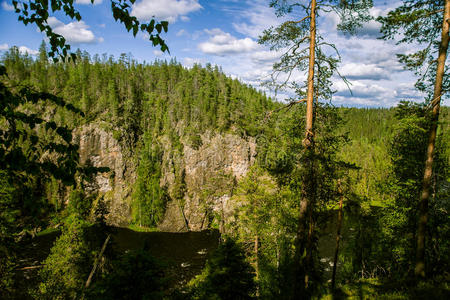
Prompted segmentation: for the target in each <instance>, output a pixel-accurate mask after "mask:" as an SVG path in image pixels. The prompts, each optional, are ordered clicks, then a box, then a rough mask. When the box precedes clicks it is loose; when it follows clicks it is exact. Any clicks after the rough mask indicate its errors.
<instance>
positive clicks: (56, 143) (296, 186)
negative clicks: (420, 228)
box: [0, 43, 450, 299]
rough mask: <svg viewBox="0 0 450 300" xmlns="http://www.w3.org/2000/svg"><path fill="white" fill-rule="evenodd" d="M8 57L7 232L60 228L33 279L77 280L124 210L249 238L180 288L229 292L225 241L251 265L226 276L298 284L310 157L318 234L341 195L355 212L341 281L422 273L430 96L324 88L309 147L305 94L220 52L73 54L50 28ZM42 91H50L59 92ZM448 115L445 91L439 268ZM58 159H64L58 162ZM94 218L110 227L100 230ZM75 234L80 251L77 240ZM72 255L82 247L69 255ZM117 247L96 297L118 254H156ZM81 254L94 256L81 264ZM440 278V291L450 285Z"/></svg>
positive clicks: (10, 258) (434, 256)
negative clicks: (237, 68)
mask: <svg viewBox="0 0 450 300" xmlns="http://www.w3.org/2000/svg"><path fill="white" fill-rule="evenodd" d="M0 64H2V65H4V66H5V72H6V73H5V74H4V75H3V76H2V89H3V90H2V97H3V100H4V99H7V98H8V97H12V96H11V95H14V97H16V98H14V99H22V100H24V101H22V100H21V101H19V100H18V101H17V102H15V103H12V104H7V105H6V104H4V103H2V105H4V109H5V111H8V112H11V113H14V114H15V115H14V116H16V119H14V120H15V123H14V126H11V124H12V123H11V121H10V120H11V119H8V118H10V115H7V114H6V113H5V114H4V115H2V119H1V120H0V128H1V130H2V131H1V134H2V136H1V138H2V141H3V142H4V144H3V146H2V148H1V153H0V158H1V159H2V161H1V163H2V165H1V167H2V171H1V172H2V179H1V182H2V184H1V195H2V198H1V202H0V205H1V209H2V223H1V226H2V228H1V230H2V231H1V234H2V236H1V238H2V243H3V242H4V243H5V245H6V244H8V245H14V244H15V243H16V241H18V240H19V239H21V238H22V239H23V236H25V235H26V233H27V232H32V234H33V235H34V234H35V233H36V232H38V231H40V230H45V229H50V228H55V227H62V228H63V229H62V235H61V237H60V238H59V239H58V240H57V242H56V243H55V246H54V247H53V248H52V250H51V254H50V256H49V257H48V258H47V260H46V261H45V262H44V263H43V265H45V267H43V269H42V271H41V272H40V273H39V276H40V277H39V278H40V281H39V282H40V283H39V286H38V287H37V288H36V287H35V288H34V290H33V291H32V292H31V294H30V295H33V296H34V297H36V298H40V297H48V298H52V297H53V296H55V295H59V297H62V298H64V297H73V296H74V295H79V292H80V291H79V290H78V289H79V286H82V285H83V284H84V282H85V280H86V278H87V275H89V271H90V266H91V265H93V264H94V261H95V258H96V257H97V255H98V254H99V251H100V249H101V246H102V245H101V243H102V242H103V241H104V240H105V239H106V237H107V236H108V234H109V233H108V230H106V229H105V228H106V226H105V225H106V224H114V225H121V226H131V227H132V228H135V229H139V230H150V229H151V228H153V229H156V228H158V226H159V228H160V229H161V228H162V229H169V230H183V231H186V230H201V229H212V228H216V229H219V230H220V232H221V233H222V234H223V235H224V236H230V237H233V238H234V239H235V240H237V241H239V244H234V242H231V241H228V242H226V243H224V244H223V245H222V248H219V250H218V252H217V253H216V254H215V256H213V257H212V258H211V260H210V261H209V262H208V264H207V265H206V267H205V270H204V272H203V273H202V274H201V275H200V276H199V277H198V278H196V279H195V280H194V281H192V282H191V283H190V284H189V285H188V287H187V290H186V291H184V292H183V293H188V294H189V295H191V296H192V298H193V299H207V297H208V295H210V294H209V293H212V292H215V293H217V294H220V293H222V292H223V295H225V294H226V293H227V290H226V286H225V287H222V288H223V290H221V289H220V288H219V287H218V285H217V281H216V279H217V278H216V277H214V276H219V275H218V274H217V273H215V272H216V271H215V270H220V268H222V267H224V266H223V265H221V264H223V263H224V262H223V261H222V259H223V257H224V256H227V255H230V257H232V262H233V263H236V265H233V266H235V267H236V268H237V269H239V270H234V269H233V270H231V271H230V272H234V271H235V272H237V273H236V274H235V275H233V274H231V275H230V274H229V276H230V278H231V277H234V276H235V277H236V278H238V279H239V278H241V277H239V276H243V277H242V278H241V279H242V280H241V282H240V283H239V284H242V289H243V290H244V292H248V293H250V294H252V295H253V294H255V293H257V294H258V295H259V296H260V297H261V298H267V299H273V297H277V296H280V295H284V297H286V298H289V297H291V296H292V294H291V293H292V291H291V287H290V286H289V282H290V280H291V278H290V276H292V274H293V273H292V272H294V271H293V261H295V259H298V257H296V255H297V254H296V253H295V251H294V248H293V247H292V245H293V244H294V243H295V242H296V234H297V232H296V229H295V228H296V224H297V222H298V220H297V214H298V210H299V205H300V204H299V202H298V199H299V197H300V195H301V193H302V192H303V191H302V189H304V187H303V186H302V184H301V183H302V182H304V181H305V180H307V178H308V177H309V176H311V173H310V172H314V174H312V176H314V178H318V180H317V181H315V183H314V197H315V201H316V203H317V207H318V209H317V210H316V211H314V212H311V213H310V215H309V217H310V218H312V219H314V220H316V221H317V224H318V226H317V227H311V228H310V229H309V230H311V231H314V232H317V236H319V235H320V232H321V231H322V230H324V228H325V227H327V226H325V225H323V224H329V223H330V220H334V219H333V218H334V214H333V213H332V212H333V211H334V210H335V209H337V208H338V207H339V201H342V203H343V207H344V215H346V214H348V215H349V216H352V217H345V218H344V225H343V227H344V228H346V230H347V232H350V233H349V235H344V237H343V241H342V243H343V244H341V253H340V255H341V258H340V260H341V261H342V263H340V264H338V266H339V268H338V281H339V282H341V283H345V282H354V281H355V280H357V279H361V278H362V279H368V278H369V279H371V280H375V279H380V280H403V278H405V277H407V274H410V273H411V264H412V261H413V260H414V241H415V230H416V217H417V207H416V206H415V205H414V203H415V202H416V201H417V199H418V197H419V193H420V184H421V178H422V175H423V167H424V164H423V157H424V155H425V154H424V153H425V146H426V133H427V130H426V128H427V126H428V124H429V112H428V110H427V108H426V107H425V106H423V105H419V104H414V103H409V102H402V103H400V104H399V105H398V107H396V108H390V109H382V108H377V109H356V108H337V107H333V106H332V105H322V104H316V113H315V122H316V124H317V125H315V131H316V132H315V136H316V137H315V141H314V143H315V147H316V150H315V152H314V153H313V154H311V155H310V156H308V155H302V154H301V151H300V149H301V148H302V142H303V138H304V134H303V128H304V126H305V119H304V117H303V116H304V115H305V110H306V106H305V105H303V104H295V105H288V106H286V105H285V104H284V103H278V102H275V101H274V100H272V99H270V98H268V97H266V95H264V93H262V92H259V91H258V90H256V89H254V88H253V87H250V86H247V85H245V84H242V83H240V82H239V81H238V80H236V79H231V78H229V77H227V76H226V75H225V74H224V73H223V72H222V71H221V70H220V69H219V68H218V67H213V66H211V65H206V66H205V67H202V66H200V65H194V66H193V67H192V68H185V67H183V66H182V65H180V64H179V63H177V62H176V61H171V62H166V61H155V62H154V63H151V64H141V63H138V62H136V61H134V60H132V59H131V58H130V57H129V56H127V55H125V54H124V55H122V56H121V57H119V58H113V57H108V56H107V55H103V56H98V55H96V56H94V57H91V56H90V55H89V54H88V53H86V52H84V53H81V52H78V53H77V59H76V60H75V61H67V62H56V63H54V62H50V61H49V59H48V57H47V50H46V48H45V44H44V43H43V44H42V46H41V49H40V55H39V56H38V57H37V58H33V57H30V56H27V55H22V54H20V53H19V51H18V49H17V48H12V49H11V50H9V51H8V52H6V53H5V54H4V56H3V57H2V59H1V63H0ZM45 97H46V98H49V99H50V98H51V97H53V98H51V99H53V100H52V101H50V103H48V104H46V103H45ZM30 99H31V100H30ZM33 99H34V100H33ZM55 99H62V100H61V101H57V100H55ZM5 103H6V102H5ZM8 105H9V106H8ZM7 109H9V110H7ZM449 121H450V116H449V110H448V108H446V107H444V108H443V109H442V112H441V119H440V126H439V131H438V145H439V146H438V148H437V149H438V150H437V152H436V171H435V175H434V179H433V180H434V181H433V198H432V201H431V202H430V220H432V221H431V224H430V225H429V232H430V235H429V239H430V242H429V244H428V248H427V249H428V250H427V251H429V259H430V262H431V264H430V265H431V266H432V267H431V269H430V274H433V275H432V276H434V278H437V280H438V281H439V282H443V281H445V280H446V278H447V277H446V276H448V275H446V274H445V272H446V270H448V269H447V268H448V267H449V265H448V263H449V257H448V255H449V251H448V250H449V249H450V244H449V242H450V239H449V238H448V234H449V226H450V224H449V221H448V209H449V201H448V199H449V198H448V197H449V192H450V189H449V179H450V177H449V176H450V174H449V163H450V161H449V159H450V140H449V137H448V134H447V135H445V134H444V133H446V132H448V128H449ZM64 136H65V137H66V138H64ZM67 136H68V137H70V138H67ZM6 142H8V144H7V143H6ZM73 147H75V148H73ZM74 150H75V151H74ZM17 158H20V159H21V160H20V161H19V160H17ZM26 162H34V163H35V165H36V168H35V170H34V171H30V170H29V169H26V168H22V167H21V163H23V164H26ZM47 162H48V163H47ZM69 162H70V166H71V170H72V171H71V174H72V173H73V178H74V180H73V181H70V180H65V179H66V178H65V177H64V176H63V174H60V173H58V172H60V171H59V170H60V169H63V170H67V169H64V168H65V167H66V166H68V165H69ZM50 163H54V164H55V166H56V167H55V168H50V167H48V168H47V167H46V166H47V165H48V164H50ZM310 164H314V168H313V169H312V170H313V171H311V169H310V168H309V166H310ZM69 175H70V174H69ZM69 177H70V176H69ZM118 207H120V208H118ZM331 222H334V221H331ZM346 222H348V223H346ZM93 224H94V225H93ZM175 224H177V225H175ZM321 224H322V225H321ZM333 224H334V223H333ZM96 226H97V227H96ZM98 226H99V227H98ZM101 226H104V227H101ZM92 228H94V229H95V228H103V229H101V230H100V231H95V230H93V232H94V233H93V232H91V231H92V230H91V229H92ZM333 230H334V228H333ZM95 232H97V233H98V232H100V235H99V236H95ZM82 233H83V234H82ZM21 236H22V237H21ZM14 239H15V240H14ZM108 239H109V237H108ZM74 240H76V242H70V241H74ZM309 243H313V244H317V243H318V240H311V241H309ZM70 245H71V246H70ZM239 245H243V248H244V252H242V251H243V250H242V249H241V248H239ZM69 246H70V247H69ZM69 248H70V249H72V250H73V252H70V253H69V252H67V251H68V250H67V249H69ZM8 249H11V250H5V251H3V250H2V251H3V252H2V261H1V262H2V267H1V268H2V269H0V271H1V274H11V273H10V272H11V270H13V269H15V268H17V266H16V262H15V259H14V257H15V256H14V255H15V254H14V251H16V249H15V247H14V246H11V247H10V248H8ZM74 249H75V250H74ZM72 250H71V251H72ZM9 251H10V252H9ZM71 253H72V254H71ZM70 255H73V256H74V257H76V259H75V260H73V261H71V258H70V257H69V256H70ZM108 255H111V256H108ZM100 256H101V255H100ZM105 257H108V259H110V261H109V263H107V264H105V265H103V266H102V268H101V270H99V273H100V275H96V276H97V277H95V278H96V282H95V284H94V288H93V289H92V294H89V291H88V292H87V293H86V297H92V298H93V299H95V298H96V297H99V295H103V296H104V297H107V298H108V297H114V295H115V294H114V293H116V292H117V293H120V291H115V290H111V289H108V286H109V287H110V286H113V285H114V284H115V283H117V282H118V281H119V282H120V280H123V279H120V277H117V278H116V277H114V276H116V275H117V276H119V275H120V274H119V275H118V273H114V272H112V271H111V270H117V269H115V268H124V269H125V271H124V272H128V271H129V270H128V269H127V268H128V267H129V268H131V265H130V264H129V262H130V261H133V260H135V259H140V260H142V261H143V263H144V264H145V266H146V267H148V268H156V269H157V268H159V267H155V264H156V265H158V264H157V263H155V262H154V261H152V260H151V259H149V258H146V256H145V254H143V253H132V254H130V256H127V257H123V258H122V260H115V258H114V256H113V254H107V255H106V254H105ZM322 258H323V257H320V255H319V254H317V256H316V257H313V258H311V261H313V262H314V268H312V269H313V270H314V272H312V273H311V274H312V278H311V279H310V280H311V281H310V284H311V286H313V289H312V290H313V291H314V293H320V289H321V287H320V283H321V282H323V281H324V280H325V281H326V280H328V278H325V279H324V276H325V275H324V271H323V270H324V269H325V268H326V267H327V266H326V265H325V264H324V261H323V260H322ZM233 259H234V260H236V261H233ZM249 262H250V263H251V264H250V263H249ZM329 262H330V261H329V260H328V261H326V264H328V263H329ZM95 263H96V262H95ZM65 264H66V265H65ZM81 264H84V265H85V266H87V267H83V268H78V269H77V268H75V266H79V265H81ZM331 264H332V263H331ZM70 266H72V267H70ZM239 266H240V267H239ZM224 268H225V267H224ZM141 271H142V270H141ZM132 272H133V271H130V273H132ZM142 272H144V271H142ZM114 274H115V275H114ZM121 275H123V276H129V273H126V274H125V275H124V274H121ZM58 276H60V277H58ZM149 276H150V277H151V278H153V280H154V283H152V284H154V286H155V287H156V288H155V289H154V290H152V291H149V293H150V294H149V295H153V296H152V297H160V296H161V297H162V296H165V297H168V295H167V293H168V292H167V290H168V289H167V287H166V286H165V285H164V282H163V280H162V279H161V278H160V277H159V276H160V273H157V272H155V273H154V274H151V275H149ZM254 276H256V283H257V285H256V286H255V285H254V281H253V277H254ZM4 278H5V279H2V280H3V281H2V286H3V287H4V288H5V291H7V292H5V295H13V294H14V291H15V283H14V280H13V279H14V277H13V276H9V277H8V276H6V277H4ZM69 278H70V280H69ZM214 278H216V279H214ZM447 279H448V278H447ZM236 284H238V283H236ZM374 285H376V283H374ZM233 289H237V290H239V289H238V288H236V287H233ZM105 291H108V292H105ZM446 291H447V292H448V289H447V290H446ZM171 292H173V291H171ZM83 293H84V292H83ZM102 293H103V294H102ZM105 293H106V294H105ZM108 293H111V295H109V294H108ZM153 293H155V294H153ZM436 293H437V294H439V295H443V294H440V293H445V289H439V290H438V291H437V292H436ZM394 294H395V292H394ZM0 295H1V294H0ZM83 295H84V294H83ZM105 295H109V296H105ZM155 295H156V296H155ZM220 295H222V294H220ZM247 295H248V294H247ZM172 296H173V297H175V296H174V295H172ZM172 296H171V297H172ZM202 297H203V298H202ZM236 297H238V296H236ZM155 299H156V298H155ZM223 299H225V298H223Z"/></svg>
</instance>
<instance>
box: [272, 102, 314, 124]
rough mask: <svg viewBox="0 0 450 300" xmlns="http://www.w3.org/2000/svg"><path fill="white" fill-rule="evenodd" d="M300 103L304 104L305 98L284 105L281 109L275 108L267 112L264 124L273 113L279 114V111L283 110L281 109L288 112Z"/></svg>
mask: <svg viewBox="0 0 450 300" xmlns="http://www.w3.org/2000/svg"><path fill="white" fill-rule="evenodd" d="M302 102H306V98H303V99H300V100H296V101H291V102H289V103H288V104H286V105H284V106H282V107H279V108H277V109H274V110H271V111H268V112H267V113H266V116H265V117H264V122H266V121H267V120H269V118H270V116H271V115H272V114H273V113H275V112H279V111H281V110H283V109H286V110H289V109H291V108H292V106H294V105H295V104H297V103H302Z"/></svg>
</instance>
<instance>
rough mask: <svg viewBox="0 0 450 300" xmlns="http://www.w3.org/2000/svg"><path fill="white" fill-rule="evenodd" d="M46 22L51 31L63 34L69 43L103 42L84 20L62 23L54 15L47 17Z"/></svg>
mask: <svg viewBox="0 0 450 300" xmlns="http://www.w3.org/2000/svg"><path fill="white" fill-rule="evenodd" d="M47 22H48V25H50V27H52V29H53V31H54V32H56V33H58V34H60V35H62V36H64V37H65V38H66V40H67V42H68V43H69V44H82V43H86V44H94V43H98V42H103V38H96V37H95V35H94V33H93V32H92V31H90V30H89V26H88V25H87V24H86V23H84V21H79V22H71V23H69V24H64V23H63V22H61V21H59V20H58V19H57V18H55V17H49V18H48V20H47Z"/></svg>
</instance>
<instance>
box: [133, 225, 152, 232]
mask: <svg viewBox="0 0 450 300" xmlns="http://www.w3.org/2000/svg"><path fill="white" fill-rule="evenodd" d="M128 228H129V229H131V230H134V231H138V232H157V231H159V229H158V228H156V227H145V226H139V225H137V224H130V225H128Z"/></svg>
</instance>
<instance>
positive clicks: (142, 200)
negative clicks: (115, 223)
mask: <svg viewBox="0 0 450 300" xmlns="http://www.w3.org/2000/svg"><path fill="white" fill-rule="evenodd" d="M161 156H162V152H161V150H160V149H159V147H158V145H157V144H156V145H152V141H151V138H150V136H149V134H147V133H146V134H144V145H143V149H142V150H141V155H140V159H139V166H138V169H137V179H136V187H135V189H134V193H133V199H134V201H133V206H132V207H133V222H134V223H135V224H139V226H147V227H153V226H156V225H157V224H158V223H159V222H160V221H161V220H162V218H163V216H164V211H165V205H166V201H167V194H166V192H165V190H164V189H163V188H162V187H161V186H160V178H161V160H162V157H161Z"/></svg>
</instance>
